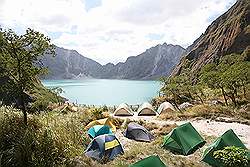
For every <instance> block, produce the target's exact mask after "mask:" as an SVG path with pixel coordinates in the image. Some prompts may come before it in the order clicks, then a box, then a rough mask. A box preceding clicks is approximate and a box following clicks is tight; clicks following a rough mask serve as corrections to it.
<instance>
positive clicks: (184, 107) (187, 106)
mask: <svg viewBox="0 0 250 167" xmlns="http://www.w3.org/2000/svg"><path fill="white" fill-rule="evenodd" d="M193 106H194V105H193V104H191V103H189V102H184V103H182V104H181V105H180V106H179V109H181V110H185V109H187V108H191V107H193Z"/></svg>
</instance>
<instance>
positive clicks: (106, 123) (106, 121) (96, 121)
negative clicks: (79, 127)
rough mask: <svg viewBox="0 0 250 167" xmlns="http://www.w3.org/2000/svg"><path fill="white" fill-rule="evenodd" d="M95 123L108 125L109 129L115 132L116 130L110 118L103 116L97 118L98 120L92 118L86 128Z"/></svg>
mask: <svg viewBox="0 0 250 167" xmlns="http://www.w3.org/2000/svg"><path fill="white" fill-rule="evenodd" d="M95 125H108V126H109V127H110V129H111V130H112V131H113V132H115V131H116V127H115V125H114V124H113V123H112V121H111V119H110V118H104V119H98V120H94V121H92V122H90V123H89V124H88V125H87V126H86V129H89V128H91V127H92V126H95Z"/></svg>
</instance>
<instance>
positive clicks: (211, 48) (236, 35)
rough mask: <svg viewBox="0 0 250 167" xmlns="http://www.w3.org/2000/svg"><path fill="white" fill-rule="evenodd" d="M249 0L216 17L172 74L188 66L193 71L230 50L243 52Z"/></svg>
mask: <svg viewBox="0 0 250 167" xmlns="http://www.w3.org/2000/svg"><path fill="white" fill-rule="evenodd" d="M249 22H250V1H249V0H238V1H237V2H236V4H235V5H234V6H233V7H231V8H230V9H229V10H228V11H227V12H226V13H224V14H223V15H221V16H220V17H219V18H217V19H216V20H215V21H214V22H213V23H212V24H211V25H210V26H209V27H208V28H207V30H206V31H205V33H204V34H202V35H201V36H200V37H199V38H198V39H197V40H196V41H195V42H194V43H193V44H192V45H191V46H190V47H189V48H188V49H187V50H188V53H187V54H186V55H185V56H184V57H183V58H182V60H181V62H180V63H179V64H178V65H177V66H176V67H175V69H174V70H173V72H172V74H171V75H172V76H175V75H178V74H180V73H181V72H182V71H183V69H185V68H190V69H191V71H192V72H193V73H196V72H197V71H199V70H200V69H201V68H202V67H203V66H204V65H205V64H207V63H210V62H213V61H216V60H217V59H219V58H220V57H222V56H224V55H227V54H230V53H242V52H243V51H244V50H245V49H246V48H247V47H248V46H250V25H249Z"/></svg>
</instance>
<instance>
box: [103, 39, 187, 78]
mask: <svg viewBox="0 0 250 167" xmlns="http://www.w3.org/2000/svg"><path fill="white" fill-rule="evenodd" d="M184 52H185V49H184V48H182V47H181V46H178V45H172V44H166V43H164V44H162V45H157V46H155V47H152V48H150V49H147V50H146V51H145V52H143V53H142V54H140V55H138V56H132V57H129V58H128V59H127V60H126V61H125V62H124V63H118V64H116V65H114V64H110V63H109V64H107V65H105V66H103V73H102V76H101V78H116V79H156V78H159V77H161V76H168V75H169V74H170V73H171V71H172V69H173V68H174V66H175V65H176V64H177V63H178V62H179V61H180V58H181V56H182V55H183V53H184Z"/></svg>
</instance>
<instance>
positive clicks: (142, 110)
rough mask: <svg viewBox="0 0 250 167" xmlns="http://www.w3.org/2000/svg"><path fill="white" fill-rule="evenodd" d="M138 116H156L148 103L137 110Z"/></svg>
mask: <svg viewBox="0 0 250 167" xmlns="http://www.w3.org/2000/svg"><path fill="white" fill-rule="evenodd" d="M137 112H138V116H140V115H157V113H156V111H155V110H154V108H153V106H152V105H151V104H149V103H143V104H142V105H141V106H140V107H139V108H138V110H137Z"/></svg>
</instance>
